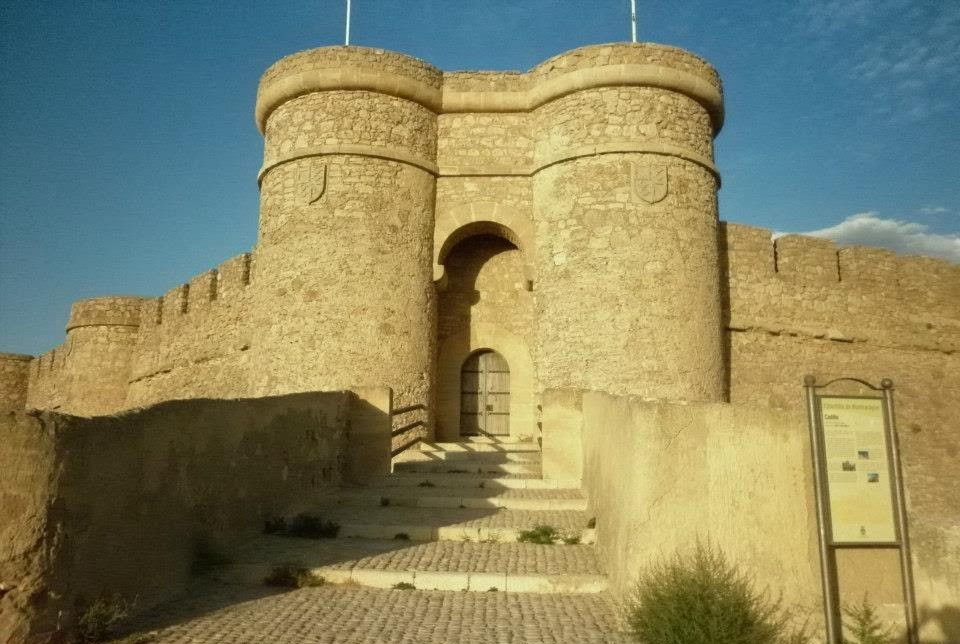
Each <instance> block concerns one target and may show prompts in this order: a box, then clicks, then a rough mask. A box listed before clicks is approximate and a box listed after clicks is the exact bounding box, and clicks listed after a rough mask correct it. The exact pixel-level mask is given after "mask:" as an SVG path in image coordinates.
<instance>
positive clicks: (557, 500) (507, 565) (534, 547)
mask: <svg viewBox="0 0 960 644" xmlns="http://www.w3.org/2000/svg"><path fill="white" fill-rule="evenodd" d="M475 447H476V444H470V443H461V444H442V443H438V444H430V445H428V446H425V449H424V452H426V453H424V452H419V451H417V452H411V453H409V454H408V455H406V456H405V455H401V457H400V460H401V461H402V464H403V467H402V468H397V469H398V472H402V473H399V474H398V475H396V476H397V477H399V480H397V481H396V483H391V482H390V481H380V482H379V484H378V485H376V486H375V487H370V488H357V487H353V488H349V489H345V490H344V491H343V493H342V494H340V495H339V496H337V495H334V496H333V497H331V498H328V499H326V500H325V501H324V502H323V504H321V505H320V506H318V507H317V508H316V510H317V513H319V514H321V516H324V517H328V518H329V517H332V518H334V519H335V520H337V521H338V522H341V523H345V522H348V521H352V522H354V523H355V524H357V525H361V526H363V525H370V526H376V525H382V526H383V527H384V531H383V535H378V534H376V530H373V531H372V532H371V535H370V536H371V537H372V538H356V537H354V538H338V539H333V540H322V541H311V540H301V539H289V538H287V539H285V538H282V537H264V538H262V539H260V540H258V541H257V542H255V543H251V544H250V545H249V547H247V548H246V549H245V550H244V551H242V552H241V554H240V557H239V558H238V560H237V561H236V562H235V563H234V565H232V566H229V567H227V568H225V569H223V570H221V571H218V573H217V574H216V575H214V576H212V577H210V578H207V579H204V580H203V581H200V582H198V584H197V586H196V588H194V589H193V590H192V591H191V593H190V596H189V597H188V598H185V599H180V600H177V601H174V602H170V603H169V604H166V605H164V606H161V607H159V608H157V609H155V610H154V611H153V612H151V613H150V614H148V615H145V616H141V617H140V618H139V621H138V622H137V623H136V624H134V625H132V628H133V629H134V630H135V631H136V632H135V633H134V634H133V635H131V636H129V637H127V638H126V639H125V640H118V642H120V641H123V642H128V643H132V642H137V643H146V642H157V643H167V644H187V643H190V644H212V643H215V642H216V643H220V642H223V643H237V644H241V643H251V644H252V643H257V644H260V643H263V644H274V643H275V644H301V643H316V644H394V643H398V644H434V643H436V644H441V643H443V644H448V643H449V644H452V643H463V644H591V643H597V644H627V643H628V642H629V641H630V640H629V638H628V637H626V636H625V635H624V634H623V633H621V632H619V631H618V620H617V610H616V607H615V605H614V602H613V600H612V599H611V597H610V595H609V594H608V593H607V592H606V591H605V590H604V588H605V587H606V578H605V576H604V575H603V573H602V571H601V570H600V568H599V564H598V562H597V560H596V556H595V553H594V551H593V547H592V546H589V545H576V544H574V545H565V544H562V543H558V544H557V545H541V544H531V543H517V542H516V537H515V535H516V534H519V533H520V532H521V531H523V530H530V529H531V528H533V527H535V526H537V525H544V524H547V525H551V526H554V527H556V528H558V529H559V530H560V531H561V533H562V534H566V535H568V536H569V535H571V534H575V535H577V537H578V538H580V537H583V541H584V542H586V543H589V542H590V541H591V539H592V529H591V527H592V524H589V520H588V518H587V516H586V513H585V512H584V511H583V509H582V507H586V505H585V500H584V501H583V504H582V507H581V506H580V505H577V506H576V509H574V508H570V509H558V508H561V507H563V506H562V505H558V504H563V503H566V504H567V505H569V504H570V502H571V501H573V502H574V504H575V505H576V504H577V503H578V500H580V499H583V498H584V497H583V494H582V492H581V491H580V490H578V489H552V490H535V489H531V490H530V491H525V490H518V489H517V488H516V487H515V484H514V483H509V481H515V480H516V479H517V478H518V477H520V478H524V477H526V478H527V479H529V481H530V482H531V485H532V484H533V483H534V482H539V466H540V462H539V457H540V454H539V452H535V451H533V450H531V449H530V444H522V445H514V446H513V447H515V449H511V447H512V445H511V444H509V443H501V444H494V445H489V444H482V445H480V447H483V448H484V449H485V450H487V451H486V452H485V453H484V454H483V455H482V456H480V457H479V458H477V459H476V460H474V458H473V455H471V454H470V453H469V452H470V450H471V449H474V448H475ZM490 448H494V449H496V450H499V451H498V452H494V453H490V451H489V449H490ZM438 454H439V456H440V457H442V458H443V459H449V461H450V462H451V463H452V464H454V467H451V468H450V470H451V471H450V472H446V473H445V472H443V471H438V461H439V462H443V461H441V460H440V459H438ZM518 454H519V456H518ZM517 459H522V462H523V463H524V464H529V465H531V466H532V469H533V471H531V472H529V473H526V474H524V473H517V472H516V471H515V469H516V468H515V464H516V462H517ZM478 463H482V469H483V470H484V472H483V474H484V476H483V477H482V478H481V479H480V482H479V483H478V482H476V481H475V480H470V479H467V478H464V477H463V476H462V470H464V469H470V468H473V467H474V466H475V465H477V464H478ZM421 464H422V465H423V469H419V467H420V465H421ZM500 465H503V470H502V471H500V473H502V474H503V475H504V476H503V478H502V479H500V477H499V476H498V467H499V466H500ZM418 473H424V474H427V473H428V474H429V477H430V482H431V485H429V486H423V487H420V486H411V485H409V484H406V483H404V481H403V479H402V477H409V476H411V475H414V476H415V475H417V474H418ZM498 481H499V483H498ZM391 486H393V487H391ZM451 498H454V499H456V498H462V499H469V500H475V499H480V500H481V502H482V501H483V500H484V499H487V500H489V505H490V507H489V508H487V509H480V508H478V509H473V510H470V509H464V508H463V507H462V505H460V502H459V501H457V502H456V504H454V503H451V501H450V499H451ZM504 499H513V500H518V499H519V500H523V501H524V502H525V503H527V505H525V506H524V508H523V509H517V510H511V509H509V507H508V506H503V507H500V506H501V505H502V504H503V503H504ZM411 503H415V504H416V507H409V505H410V504H411ZM458 506H459V507H458ZM424 524H429V525H430V526H433V527H431V529H430V530H428V531H427V532H424V531H423V529H422V528H423V526H424ZM474 524H477V525H481V526H488V525H489V526H495V527H498V528H504V529H506V532H505V534H506V535H507V537H506V538H503V539H499V540H498V539H492V538H489V535H491V534H494V533H489V532H480V533H479V535H481V536H483V535H488V538H483V539H481V540H480V542H477V539H474V540H472V541H467V539H464V538H459V537H457V538H454V537H453V536H451V535H459V534H460V533H458V532H456V531H455V530H449V529H446V528H449V527H456V528H459V527H461V526H464V525H474ZM588 524H589V525H588ZM367 531H368V532H370V531H369V530H367ZM361 532H363V530H361ZM398 532H404V533H406V532H409V533H410V534H412V535H418V534H420V535H424V534H426V535H431V536H428V537H416V536H414V537H413V538H412V539H410V540H409V541H407V540H406V539H407V537H406V534H405V536H404V539H403V540H401V539H394V538H393V535H395V534H396V533H398ZM384 535H387V536H384ZM345 536H346V537H349V536H350V535H349V534H348V535H342V534H341V537H345ZM361 536H365V535H361ZM418 539H420V540H419V541H418ZM285 562H296V563H297V564H298V565H301V566H303V567H306V568H308V569H311V570H313V571H314V572H315V573H316V574H319V575H323V576H325V577H326V578H327V580H328V581H331V580H333V581H335V582H337V583H332V584H331V583H328V584H327V585H325V586H321V587H316V588H303V589H299V590H292V591H289V592H275V591H272V590H271V589H268V588H266V587H264V586H262V585H261V584H259V583H258V582H259V580H260V579H261V578H262V577H263V576H264V573H265V572H267V571H269V570H270V569H271V568H272V567H273V566H275V565H277V564H280V563H285ZM400 581H402V582H404V583H405V584H406V583H411V585H415V586H416V587H415V588H414V589H407V590H403V589H398V588H393V586H395V585H396V584H397V583H398V582H400ZM341 582H343V583H341Z"/></svg>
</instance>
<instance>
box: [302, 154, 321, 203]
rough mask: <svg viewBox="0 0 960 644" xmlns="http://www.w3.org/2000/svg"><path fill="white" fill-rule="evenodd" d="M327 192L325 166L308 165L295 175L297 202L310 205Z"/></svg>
mask: <svg viewBox="0 0 960 644" xmlns="http://www.w3.org/2000/svg"><path fill="white" fill-rule="evenodd" d="M326 192H327V165H326V164H323V165H322V166H318V165H312V164H311V165H310V167H308V168H303V169H301V170H300V171H299V172H298V173H297V201H298V202H299V203H302V204H307V205H312V204H315V203H317V202H318V201H320V198H321V197H323V195H324V194H325V193H326Z"/></svg>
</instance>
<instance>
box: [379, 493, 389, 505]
mask: <svg viewBox="0 0 960 644" xmlns="http://www.w3.org/2000/svg"><path fill="white" fill-rule="evenodd" d="M388 505H390V499H389V498H387V497H385V496H381V497H380V507H382V508H385V507H387V506H388Z"/></svg>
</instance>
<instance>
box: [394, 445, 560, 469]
mask: <svg viewBox="0 0 960 644" xmlns="http://www.w3.org/2000/svg"><path fill="white" fill-rule="evenodd" d="M541 460H542V458H541V455H540V452H445V451H439V450H435V451H417V450H414V449H411V450H407V451H406V452H403V453H401V454H400V455H398V456H397V457H396V458H395V459H394V461H393V462H394V464H396V463H413V462H424V463H426V462H431V461H447V462H449V463H456V464H457V465H458V466H459V465H460V464H461V463H475V464H477V465H486V464H488V463H539V462H540V461H541Z"/></svg>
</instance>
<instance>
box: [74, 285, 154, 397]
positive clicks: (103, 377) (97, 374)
mask: <svg viewBox="0 0 960 644" xmlns="http://www.w3.org/2000/svg"><path fill="white" fill-rule="evenodd" d="M143 300H144V298H142V297H126V296H113V297H109V296H108V297H95V298H91V299H89V300H80V301H79V302H74V303H73V306H71V307H70V321H69V322H67V341H66V342H65V343H64V349H65V350H66V351H67V355H66V357H65V358H64V373H63V376H62V377H61V391H62V393H63V396H64V398H63V401H64V402H63V406H62V407H61V410H62V411H67V412H69V413H71V414H77V415H82V416H100V415H104V414H112V413H115V412H117V411H120V410H121V409H125V408H126V397H127V386H128V385H129V377H130V363H131V359H132V356H133V350H134V346H135V344H136V341H137V332H138V330H139V328H140V310H141V308H142V307H143Z"/></svg>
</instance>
